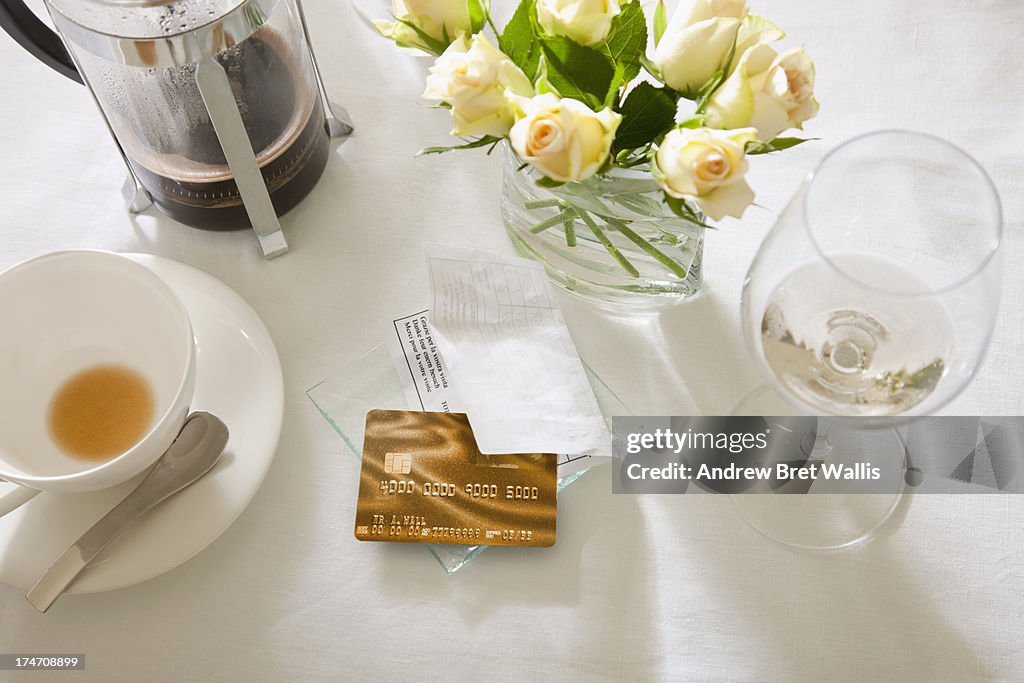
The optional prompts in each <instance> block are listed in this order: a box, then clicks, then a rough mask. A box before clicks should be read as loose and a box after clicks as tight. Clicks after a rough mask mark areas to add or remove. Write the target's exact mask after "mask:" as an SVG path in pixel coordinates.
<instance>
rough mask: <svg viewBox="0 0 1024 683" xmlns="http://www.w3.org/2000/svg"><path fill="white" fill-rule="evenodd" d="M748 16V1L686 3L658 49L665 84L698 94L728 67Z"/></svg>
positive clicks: (696, 0) (656, 60) (656, 55)
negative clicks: (721, 70)
mask: <svg viewBox="0 0 1024 683" xmlns="http://www.w3.org/2000/svg"><path fill="white" fill-rule="evenodd" d="M746 16H747V3H746V0H689V1H687V0H682V2H681V3H680V4H679V7H677V8H676V11H675V13H674V14H673V15H672V19H671V20H670V21H669V24H668V27H667V28H666V29H665V34H664V35H663V36H662V37H661V42H659V43H658V47H657V48H655V50H654V63H655V64H656V65H657V67H658V70H659V71H661V76H662V78H664V79H665V83H667V84H668V86H669V87H671V88H673V89H674V90H678V91H679V92H681V93H683V94H684V95H687V96H690V97H692V96H693V95H695V94H696V93H697V91H698V90H700V88H701V86H703V85H704V84H705V83H707V82H708V80H710V79H711V76H712V75H714V73H715V72H716V71H718V70H719V69H720V68H722V67H723V66H724V65H725V61H726V59H728V57H729V53H730V52H731V51H732V49H733V45H735V44H736V36H737V34H738V33H739V30H740V25H741V24H742V22H743V20H744V17H746Z"/></svg>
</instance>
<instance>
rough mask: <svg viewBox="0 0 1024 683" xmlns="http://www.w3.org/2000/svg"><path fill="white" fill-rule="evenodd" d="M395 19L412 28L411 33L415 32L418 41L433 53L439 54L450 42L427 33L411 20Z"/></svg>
mask: <svg viewBox="0 0 1024 683" xmlns="http://www.w3.org/2000/svg"><path fill="white" fill-rule="evenodd" d="M396 21H397V22H398V23H400V24H402V25H403V26H408V27H409V28H411V29H412V30H413V33H415V34H416V37H417V38H419V39H420V41H422V43H423V45H424V46H425V47H426V48H427V49H428V50H430V51H431V52H433V53H434V54H435V55H440V54H441V53H442V52H444V51H445V50H447V49H448V46H449V45H450V44H451V43H450V42H448V43H446V42H444V41H441V40H438V39H437V38H435V37H434V36H432V35H430V34H429V33H427V32H426V31H424V30H423V29H421V28H420V27H419V26H417V25H416V24H414V23H412V22H411V21H405V20H404V19H396Z"/></svg>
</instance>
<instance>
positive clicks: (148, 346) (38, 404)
mask: <svg viewBox="0 0 1024 683" xmlns="http://www.w3.org/2000/svg"><path fill="white" fill-rule="evenodd" d="M0 330H2V332H0V378H2V379H0V479H2V480H6V482H3V481H0V516H2V515H5V514H7V513H8V512H10V511H11V510H14V509H15V508H17V507H19V506H20V505H21V504H23V503H25V502H26V501H28V500H30V499H31V498H32V497H33V496H34V495H36V494H37V493H39V492H40V491H53V492H56V493H80V492H86V491H96V490H99V489H104V488H108V487H111V486H115V485H117V484H120V483H122V482H125V481H127V480H129V479H131V478H132V477H134V476H136V475H137V474H140V473H141V472H143V471H144V470H145V469H146V468H148V467H149V466H150V465H152V464H153V463H154V462H156V461H157V459H159V458H160V456H161V455H162V454H163V452H164V451H165V450H167V447H168V446H170V445H171V443H172V442H173V441H174V439H175V438H176V437H177V435H178V432H180V431H181V428H182V426H183V425H184V423H185V418H186V417H187V416H188V411H189V404H190V403H191V401H192V393H193V390H194V388H195V372H196V371H195V365H196V348H195V341H194V339H193V337H192V325H191V323H190V322H189V318H188V313H187V312H186V310H185V307H184V306H183V305H182V303H181V301H180V300H179V299H178V297H177V296H175V294H174V293H173V292H172V291H171V290H170V288H169V287H168V286H167V285H166V284H165V283H164V281H163V280H161V279H160V278H159V277H157V276H156V275H155V274H154V273H153V272H152V271H150V270H149V269H148V268H146V267H145V266H142V265H140V264H138V263H136V262H135V261H132V260H130V259H127V258H125V257H123V256H119V255H117V254H112V253H109V252H102V251H60V252H54V253H50V254H46V255H44V256H40V257H38V258H34V259H31V260H29V261H25V262H24V263H21V264H19V265H16V266H14V267H12V268H10V269H9V270H7V271H5V272H3V273H0ZM101 364H116V365H119V366H124V367H127V368H130V369H132V370H134V371H135V372H137V373H138V374H139V375H141V376H142V377H143V378H144V379H145V380H146V382H147V383H148V384H149V388H150V389H151V391H152V394H153V402H154V412H153V415H154V417H153V421H152V424H151V425H150V427H149V429H148V430H147V432H146V433H145V435H144V436H143V437H142V438H141V439H140V440H139V441H137V442H136V443H135V444H134V445H133V446H132V447H131V448H129V449H128V450H127V451H125V452H124V453H122V454H121V455H118V456H116V457H113V458H111V459H110V460H106V461H103V462H100V463H96V462H89V461H83V460H80V459H76V458H74V457H72V456H70V455H68V454H67V453H65V452H64V451H62V450H61V448H60V446H58V444H57V442H56V441H55V440H54V438H53V436H52V435H51V433H50V428H49V425H48V419H47V417H48V412H49V406H50V403H51V401H52V400H53V397H54V394H55V393H56V392H57V390H58V389H59V387H60V386H61V385H62V384H63V383H64V382H65V381H66V380H67V379H68V378H69V377H71V376H73V375H75V374H76V373H78V372H80V371H82V370H86V369H88V368H90V367H93V366H96V365H101ZM12 485H13V486H12Z"/></svg>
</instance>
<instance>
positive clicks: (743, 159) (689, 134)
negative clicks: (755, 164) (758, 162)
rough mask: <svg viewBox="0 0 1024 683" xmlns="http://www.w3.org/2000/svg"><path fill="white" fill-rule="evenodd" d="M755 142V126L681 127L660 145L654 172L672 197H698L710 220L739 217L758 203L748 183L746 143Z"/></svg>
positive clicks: (697, 201) (692, 198) (693, 198)
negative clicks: (715, 128) (751, 205)
mask: <svg viewBox="0 0 1024 683" xmlns="http://www.w3.org/2000/svg"><path fill="white" fill-rule="evenodd" d="M754 140H757V131H756V130H754V129H753V128H745V129H743V130H712V129H710V128H698V129H695V130H691V129H688V128H677V129H675V130H672V131H670V132H669V133H668V134H667V135H666V136H665V139H664V140H663V141H662V142H661V144H660V145H659V146H658V151H657V153H656V154H655V156H654V159H653V162H652V164H651V172H652V173H653V174H654V177H655V178H656V179H657V181H658V184H659V185H661V187H662V188H663V189H664V190H665V192H666V193H667V194H668V195H670V196H672V197H675V198H677V199H689V200H692V201H695V202H696V203H697V205H698V206H699V207H700V209H701V211H703V212H704V213H705V214H707V215H708V216H709V217H710V218H711V219H712V220H716V221H717V220H721V219H722V218H723V217H725V216H733V217H735V218H740V217H741V216H742V215H743V212H744V211H745V210H746V208H747V207H748V206H750V204H751V203H752V202H753V201H754V191H753V190H751V189H750V185H748V184H747V181H746V174H747V167H748V165H749V164H748V162H747V154H746V144H747V143H748V142H752V141H754Z"/></svg>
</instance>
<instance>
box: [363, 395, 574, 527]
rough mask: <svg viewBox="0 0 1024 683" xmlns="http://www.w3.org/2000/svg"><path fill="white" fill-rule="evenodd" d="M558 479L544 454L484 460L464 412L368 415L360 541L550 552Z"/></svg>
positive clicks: (551, 461)
mask: <svg viewBox="0 0 1024 683" xmlns="http://www.w3.org/2000/svg"><path fill="white" fill-rule="evenodd" d="M557 487H558V474H557V471H556V457H555V456H554V455H552V454H546V453H519V454H510V455H484V454H481V453H480V451H479V449H478V448H477V445H476V440H475V439H474V438H473V430H472V428H471V427H470V425H469V419H468V418H467V417H466V415H464V414H462V413H427V412H416V411H402V410H372V411H370V412H369V413H367V415H366V436H365V439H364V442H363V466H362V472H361V475H360V482H359V499H358V503H357V505H356V524H355V535H356V538H357V539H359V540H361V541H392V542H394V541H398V542H406V543H454V544H467V545H512V546H538V547H543V546H550V545H553V544H554V542H555V517H556V511H557V502H556V500H557V499H556V496H557Z"/></svg>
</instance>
